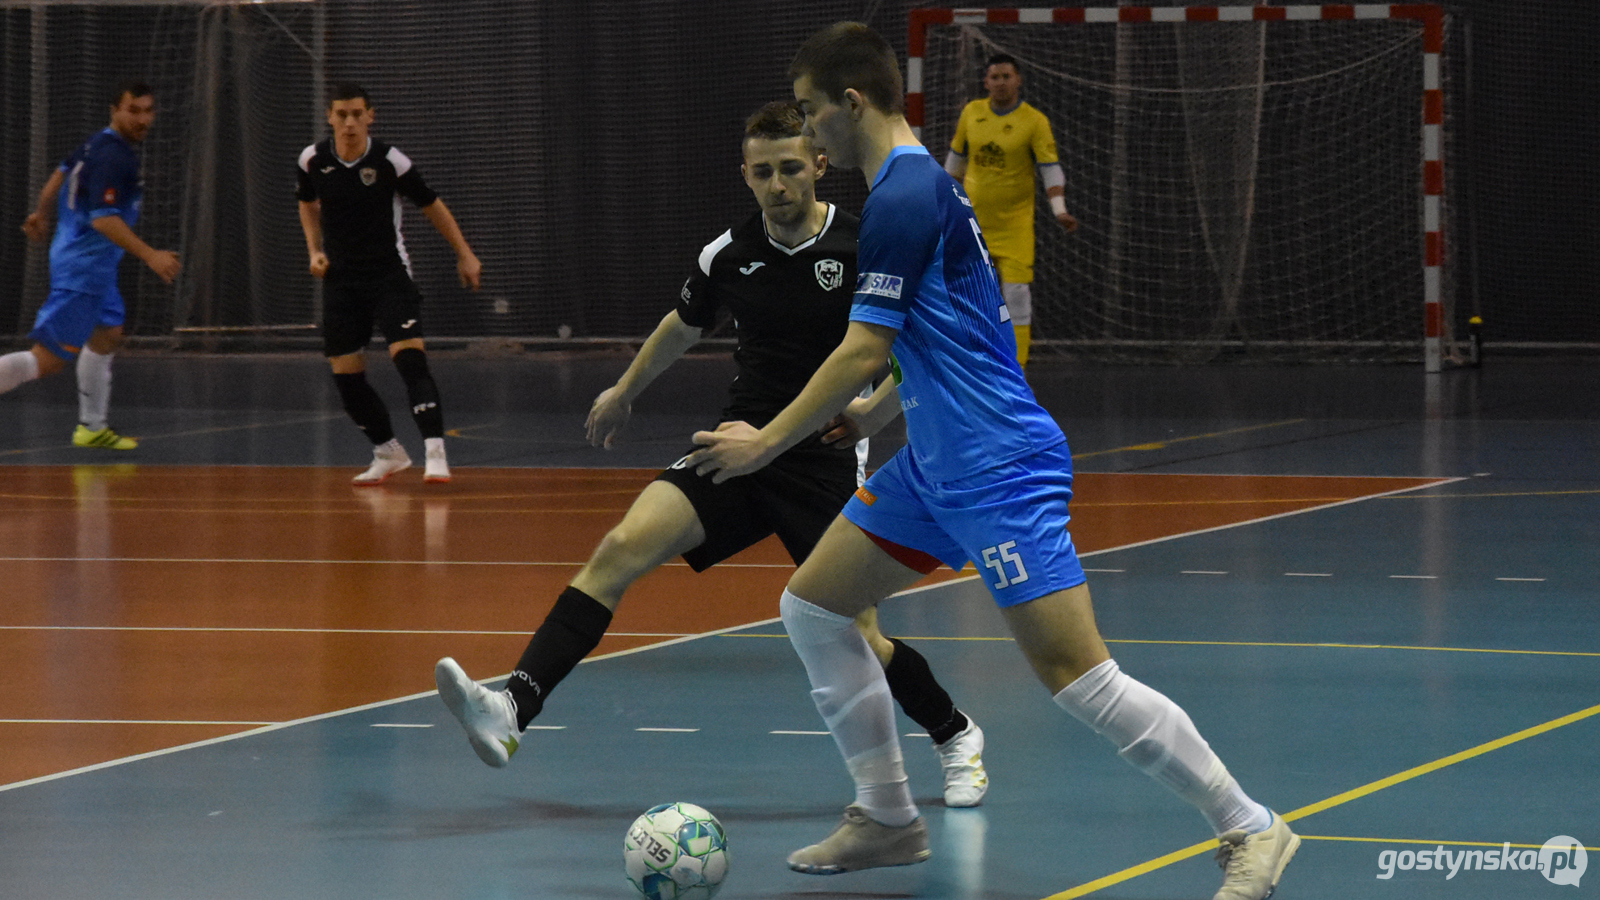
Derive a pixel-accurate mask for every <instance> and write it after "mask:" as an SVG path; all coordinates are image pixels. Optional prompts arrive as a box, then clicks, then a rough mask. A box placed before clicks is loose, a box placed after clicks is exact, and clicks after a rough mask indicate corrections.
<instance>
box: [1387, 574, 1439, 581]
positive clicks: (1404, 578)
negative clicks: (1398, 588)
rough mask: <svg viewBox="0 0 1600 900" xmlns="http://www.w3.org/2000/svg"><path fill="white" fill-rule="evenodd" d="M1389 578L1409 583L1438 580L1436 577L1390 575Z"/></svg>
mask: <svg viewBox="0 0 1600 900" xmlns="http://www.w3.org/2000/svg"><path fill="white" fill-rule="evenodd" d="M1389 577H1390V578H1399V579H1403V580H1410V581H1436V580H1438V578H1439V576H1437V575H1390V576H1389Z"/></svg>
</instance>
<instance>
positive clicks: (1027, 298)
mask: <svg viewBox="0 0 1600 900" xmlns="http://www.w3.org/2000/svg"><path fill="white" fill-rule="evenodd" d="M983 86H984V88H985V89H986V90H987V91H988V92H989V97H988V99H987V100H974V101H972V102H971V103H968V104H967V106H966V108H965V109H963V110H962V111H961V119H960V121H958V122H957V123H956V135H955V138H954V139H953V140H952V141H951V142H950V155H949V156H947V157H946V158H945V163H944V168H945V171H947V172H949V173H950V174H951V176H952V177H954V178H956V179H957V180H959V181H960V182H961V184H962V187H964V188H966V191H967V196H968V197H970V198H972V208H973V212H975V213H977V216H978V225H979V227H981V228H982V229H983V239H984V241H985V242H986V243H987V244H988V245H989V255H990V256H991V257H993V259H994V264H995V267H996V268H997V269H998V270H999V272H1000V287H1001V291H1002V293H1003V294H1004V296H1005V299H1006V309H1007V310H1009V311H1010V313H1011V325H1012V327H1013V328H1015V329H1016V332H1017V362H1019V363H1021V364H1022V365H1024V366H1025V365H1027V364H1028V346H1029V344H1030V343H1031V342H1032V338H1033V334H1032V330H1033V328H1032V326H1033V293H1032V285H1033V192H1034V170H1035V169H1038V172H1039V178H1040V179H1041V180H1043V182H1044V192H1045V196H1046V197H1047V198H1049V201H1050V211H1051V212H1053V213H1055V216H1056V221H1057V222H1058V223H1060V225H1061V227H1062V228H1065V229H1066V230H1067V231H1074V230H1076V229H1077V227H1078V220H1077V219H1075V218H1073V216H1072V214H1071V213H1069V212H1067V201H1066V176H1065V175H1064V174H1063V173H1062V171H1061V164H1060V162H1058V161H1057V159H1056V139H1055V136H1054V135H1052V134H1051V133H1050V120H1049V119H1047V118H1045V115H1044V113H1042V112H1039V111H1038V110H1037V109H1034V108H1033V107H1032V106H1029V105H1028V104H1027V103H1024V102H1022V96H1021V93H1022V75H1021V73H1020V72H1018V71H1017V61H1016V60H1015V59H1014V58H1012V57H1011V56H1009V55H1008V54H1004V53H999V54H996V55H994V56H991V57H989V61H988V63H987V65H986V66H985V67H984V70H983Z"/></svg>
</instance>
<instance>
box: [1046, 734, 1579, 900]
mask: <svg viewBox="0 0 1600 900" xmlns="http://www.w3.org/2000/svg"><path fill="white" fill-rule="evenodd" d="M1595 715H1600V705H1596V706H1591V707H1589V708H1588V709H1581V710H1578V711H1577V712H1575V713H1572V714H1570V715H1565V716H1562V717H1561V718H1559V719H1551V720H1550V721H1548V722H1545V723H1543V724H1540V725H1535V726H1533V727H1532V728H1524V729H1523V730H1521V731H1518V732H1516V733H1514V734H1508V735H1506V736H1505V737H1502V738H1496V739H1494V740H1492V741H1489V742H1487V743H1483V744H1479V745H1478V746H1476V747H1472V748H1471V749H1468V750H1463V751H1461V752H1460V753H1452V754H1450V755H1449V756H1445V757H1441V758H1439V759H1436V760H1434V761H1433V762H1430V763H1424V764H1422V765H1420V766H1413V767H1412V768H1409V769H1406V770H1405V771H1404V772H1398V773H1396V774H1394V775H1390V776H1389V777H1388V778H1380V779H1378V780H1377V781H1373V782H1370V783H1368V784H1364V785H1362V786H1361V787H1358V788H1352V789H1351V790H1348V791H1345V792H1344V793H1342V794H1335V795H1333V796H1332V797H1329V798H1327V799H1326V800H1320V801H1318V802H1316V803H1312V804H1310V805H1309V806H1302V807H1300V808H1299V809H1297V810H1294V811H1293V812H1287V813H1284V814H1283V819H1284V821H1285V822H1293V821H1295V820H1296V819H1304V818H1306V817H1307V816H1314V815H1316V814H1317V813H1319V812H1325V811H1327V810H1330V809H1332V808H1334V807H1335V806H1342V805H1343V804H1346V803H1349V802H1350V801H1351V800H1359V799H1360V798H1362V797H1365V796H1367V795H1368V794H1375V793H1377V792H1378V791H1381V790H1384V789H1385V788H1391V787H1394V786H1395V785H1397V784H1400V783H1402V782H1406V781H1410V780H1411V779H1413V778H1418V777H1421V776H1423V775H1427V774H1429V773H1430V772H1437V771H1438V770H1440V769H1443V768H1446V767H1448V766H1453V765H1455V764H1456V763H1458V762H1465V761H1466V760H1469V759H1472V758H1474V757H1477V756H1482V755H1484V754H1485V753H1491V752H1493V751H1495V750H1499V749H1501V748H1502V747H1506V746H1509V745H1511V744H1515V743H1516V742H1518V741H1522V740H1527V739H1528V738H1531V737H1535V736H1537V735H1541V734H1544V733H1545V732H1547V731H1554V730H1555V729H1557V728H1562V727H1565V726H1567V725H1571V724H1572V723H1574V722H1580V721H1582V720H1584V719H1587V718H1589V717H1590V716H1595ZM1216 848H1217V842H1216V840H1214V839H1213V840H1208V841H1201V842H1200V843H1198V844H1191V845H1190V846H1188V847H1184V848H1183V849H1182V850H1174V851H1173V852H1171V853H1168V854H1166V855H1165V856H1158V857H1156V858H1155V859H1152V860H1148V861H1146V862H1142V863H1140V864H1138V865H1136V866H1130V867H1129V868H1126V869H1123V870H1122V871H1120V872H1113V873H1111V874H1110V875H1106V876H1104V877H1101V878H1096V879H1095V880H1094V881H1090V882H1087V883H1085V884H1080V885H1078V886H1077V887H1075V888H1072V889H1071V890H1067V891H1062V892H1061V893H1059V894H1051V895H1050V896H1048V897H1046V898H1045V900H1073V898H1076V897H1083V896H1086V895H1088V894H1092V893H1094V892H1096V891H1098V890H1100V889H1101V888H1108V887H1111V886H1112V885H1114V884H1121V883H1122V882H1124V881H1128V880H1130V879H1133V878H1137V877H1139V876H1140V875H1144V874H1147V873H1149V872H1154V871H1155V870H1156V869H1160V868H1165V867H1166V866H1170V865H1172V864H1173V863H1175V862H1182V861H1183V860H1186V859H1189V858H1191V857H1195V856H1199V855H1200V854H1202V853H1206V852H1209V851H1211V850H1215V849H1216Z"/></svg>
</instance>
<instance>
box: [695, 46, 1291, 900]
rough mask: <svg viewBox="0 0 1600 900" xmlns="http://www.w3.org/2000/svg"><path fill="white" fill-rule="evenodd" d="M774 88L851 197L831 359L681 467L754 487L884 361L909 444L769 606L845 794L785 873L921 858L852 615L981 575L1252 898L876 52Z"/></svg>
mask: <svg viewBox="0 0 1600 900" xmlns="http://www.w3.org/2000/svg"><path fill="white" fill-rule="evenodd" d="M789 74H790V77H791V78H793V79H794V93H795V99H796V100H797V101H798V102H799V104H800V106H801V108H802V109H803V110H804V112H805V114H806V126H807V132H808V134H813V135H814V137H815V139H816V141H817V144H818V145H819V149H821V150H824V151H825V152H826V153H827V154H828V156H829V158H830V159H832V160H833V161H834V162H835V163H836V164H837V165H840V166H844V167H859V168H860V169H861V170H862V171H863V173H864V174H865V175H866V179H867V183H868V185H869V186H870V188H871V194H870V195H869V197H868V199H867V202H866V205H865V207H864V208H863V210H862V216H861V236H860V249H859V255H858V272H859V274H858V276H857V283H856V295H855V301H854V305H853V307H852V310H851V313H850V318H851V323H850V327H849V330H848V331H847V332H846V335H845V338H844V341H843V342H842V343H841V344H840V345H839V348H838V349H837V350H835V351H834V352H833V354H832V355H831V356H829V357H828V359H827V360H826V361H825V362H823V364H822V366H821V367H820V368H818V369H817V371H816V374H815V375H813V376H812V378H811V380H810V382H809V383H808V384H807V385H806V387H805V388H804V389H803V390H802V391H801V393H800V395H799V396H798V397H796V398H795V400H794V402H793V403H791V404H790V405H789V406H788V407H787V408H786V409H784V410H783V411H782V412H780V413H779V414H778V415H777V416H776V417H775V418H773V419H772V420H771V421H770V422H769V423H768V424H767V425H766V426H765V427H762V428H760V429H757V428H754V427H752V426H750V425H748V424H745V423H742V422H735V423H727V424H725V425H723V426H721V427H719V429H718V430H717V431H715V432H700V433H698V434H696V435H695V436H694V440H695V442H696V443H697V444H700V445H702V446H701V449H700V450H697V451H696V452H695V453H694V454H693V455H691V457H690V460H689V463H690V465H693V466H695V467H696V470H697V471H699V472H702V473H704V472H713V471H714V472H716V476H715V478H716V479H718V480H726V479H727V478H732V477H737V476H741V475H745V474H748V473H750V472H753V471H756V470H758V469H760V468H761V467H762V466H764V465H765V464H766V463H767V462H768V461H770V460H771V459H772V458H774V457H775V456H776V455H777V454H778V453H781V452H782V451H783V450H784V449H786V448H787V447H789V446H791V445H792V444H794V443H795V442H796V441H798V440H800V439H801V438H803V437H804V436H806V435H808V434H810V433H812V432H813V431H815V430H816V429H817V428H819V427H821V425H822V424H823V423H824V422H826V421H828V420H829V419H830V418H831V417H832V416H833V415H835V414H836V413H838V412H839V411H840V410H841V409H843V408H845V406H846V404H848V403H849V402H850V400H851V398H852V397H854V396H855V394H856V392H857V391H859V390H860V389H861V388H862V386H863V385H865V384H867V383H868V381H869V380H870V379H871V377H872V376H873V374H874V373H875V372H877V371H878V370H879V369H880V368H881V366H882V365H883V362H884V360H885V358H889V359H890V360H891V362H892V370H893V372H894V378H893V380H892V382H891V384H892V385H894V387H886V388H884V389H885V390H898V394H899V402H900V405H901V408H902V410H903V411H904V414H905V418H906V429H907V433H908V436H909V443H908V445H907V446H906V447H905V448H904V449H903V450H902V451H901V452H900V453H899V454H897V455H896V456H895V457H894V459H892V460H891V461H890V462H889V463H888V464H887V465H886V466H884V467H883V468H882V469H880V470H879V471H878V472H876V473H874V474H873V476H872V477H871V478H870V479H868V481H867V483H866V484H865V485H863V486H862V488H861V489H860V490H858V491H857V493H856V495H855V497H853V498H852V499H851V500H850V502H849V503H848V504H847V505H846V506H845V508H844V510H843V512H842V513H841V515H840V517H839V518H838V519H835V520H834V522H833V524H832V525H831V526H830V527H829V529H828V531H827V532H826V533H824V535H823V537H822V540H821V541H820V542H819V543H818V544H817V547H816V549H815V550H814V551H813V552H812V554H811V556H809V557H808V558H807V559H806V560H805V562H804V563H803V564H802V565H801V566H800V568H799V569H798V570H797V571H796V572H795V575H794V577H793V578H792V579H790V581H789V587H788V589H787V590H786V591H784V594H783V598H782V601H781V606H780V608H781V611H782V614H783V621H784V625H785V627H786V628H787V630H788V632H789V637H790V641H791V642H792V643H793V644H794V647H795V650H796V651H797V652H798V653H799V655H800V658H801V660H802V661H803V662H804V663H805V667H806V672H807V674H808V675H809V676H810V679H811V684H812V688H813V690H812V697H813V699H814V700H815V701H816V704H817V709H818V711H819V712H820V713H821V714H822V717H823V719H824V720H825V721H826V722H827V723H828V728H829V730H830V731H832V733H833V736H834V740H835V742H836V743H837V744H838V747H839V750H840V752H841V754H842V755H843V756H844V758H845V764H846V766H847V767H848V769H849V770H850V774H851V776H852V777H853V778H854V780H855V784H856V799H855V802H854V803H852V804H851V805H850V806H849V807H848V808H847V809H846V810H845V815H844V819H843V821H842V822H841V823H840V825H839V827H838V828H836V829H835V830H834V831H833V833H832V834H830V835H829V836H828V837H827V838H825V839H824V840H823V841H821V842H820V843H818V844H814V845H812V846H810V847H806V848H803V849H801V850H797V851H795V852H794V853H793V854H791V855H790V857H789V866H790V868H792V869H795V870H796V871H800V872H807V873H812V874H834V873H838V872H846V871H851V870H854V869H865V868H873V867H877V866H892V865H906V864H909V863H915V862H921V861H922V860H924V859H926V858H927V857H928V838H927V829H926V827H925V826H924V824H923V822H922V819H921V817H920V816H919V815H918V813H917V808H916V806H915V804H914V803H913V802H912V798H911V791H910V789H909V787H908V785H907V782H906V775H905V769H904V766H903V764H902V762H901V754H900V745H899V741H898V738H897V736H896V732H895V721H894V716H893V710H892V707H891V706H890V703H889V697H888V690H887V688H886V687H885V683H884V678H883V672H882V667H881V666H879V665H878V664H877V660H876V659H875V658H874V657H873V655H872V652H871V650H870V649H869V648H868V647H867V644H866V642H865V641H864V640H863V638H862V637H861V634H860V633H859V632H858V631H857V630H856V629H855V628H854V627H853V626H852V617H853V616H854V615H855V614H856V613H858V612H860V611H861V610H862V609H865V608H867V607H868V606H871V605H873V604H876V603H877V602H879V601H880V600H882V599H883V598H884V597H885V596H887V595H889V594H891V593H893V592H895V591H898V590H901V589H904V588H906V587H908V586H910V585H911V584H912V583H913V582H915V581H916V580H917V579H919V578H920V577H921V576H922V575H923V574H924V573H927V572H930V571H932V570H933V568H934V567H936V566H937V565H938V564H939V563H940V562H944V563H947V564H949V565H950V566H952V567H956V568H959V567H960V566H961V565H963V564H964V563H965V562H966V561H967V560H969V559H971V560H973V561H974V562H976V563H977V564H978V566H979V569H980V571H981V572H984V573H985V576H986V580H987V582H988V585H989V589H990V592H991V593H992V595H993V596H994V599H995V602H996V603H997V604H998V605H999V607H1000V611H1001V613H1002V614H1003V615H1004V617H1005V619H1006V623H1007V625H1008V626H1009V628H1010V630H1011V633H1012V635H1013V636H1014V637H1015V639H1016V642H1017V645H1018V646H1019V647H1020V648H1021V649H1022V651H1023V653H1024V655H1025V656H1026V657H1027V658H1028V661H1029V663H1030V664H1031V665H1032V667H1033V669H1034V672H1035V673H1036V674H1037V675H1038V677H1039V680H1040V681H1041V682H1043V683H1044V685H1045V687H1046V688H1047V689H1049V691H1050V692H1051V694H1052V695H1053V696H1054V698H1055V701H1056V703H1057V704H1058V705H1060V706H1061V707H1062V708H1063V709H1064V710H1066V711H1067V712H1068V713H1070V714H1071V715H1073V716H1074V717H1076V718H1078V719H1080V720H1081V721H1083V722H1084V723H1085V724H1087V725H1089V726H1090V727H1091V728H1093V729H1094V730H1095V731H1096V732H1098V733H1099V734H1101V735H1103V736H1104V737H1106V738H1107V739H1109V740H1110V741H1111V742H1112V743H1113V744H1115V745H1116V747H1117V749H1118V753H1119V755H1120V756H1122V757H1123V758H1124V759H1126V760H1127V761H1128V762H1130V763H1132V764H1133V765H1135V766H1137V767H1138V768H1140V769H1141V770H1143V771H1144V772H1146V773H1147V774H1149V775H1151V776H1152V777H1154V778H1155V779H1156V780H1158V781H1160V782H1161V783H1162V784H1164V785H1166V786H1167V787H1168V788H1170V789H1172V790H1173V791H1174V792H1176V793H1177V794H1178V795H1179V796H1180V797H1182V798H1183V799H1185V800H1187V801H1188V802H1189V803H1191V804H1192V805H1194V806H1195V807H1196V808H1197V809H1198V810H1199V811H1200V812H1201V813H1202V814H1203V815H1204V816H1205V817H1206V819H1207V821H1208V822H1209V823H1210V824H1211V827H1212V828H1213V830H1214V831H1215V832H1216V834H1217V836H1218V839H1219V842H1220V851H1221V852H1220V853H1219V861H1220V862H1221V864H1222V866H1223V872H1224V874H1223V883H1222V887H1221V889H1220V890H1219V891H1218V892H1217V894H1216V900H1261V898H1264V897H1266V896H1268V895H1269V894H1271V893H1272V890H1273V888H1274V887H1275V886H1276V885H1277V883H1278V879H1279V877H1280V876H1281V875H1282V873H1283V870H1284V867H1285V866H1287V865H1288V862H1289V860H1290V858H1291V857H1292V856H1293V855H1294V852H1295V850H1296V849H1297V848H1298V846H1299V843H1300V839H1299V838H1298V837H1297V836H1295V835H1294V834H1293V833H1292V832H1291V831H1290V830H1289V828H1288V826H1287V825H1286V824H1285V823H1284V822H1283V820H1282V819H1281V818H1280V817H1279V816H1277V815H1276V814H1275V813H1273V812H1272V811H1271V810H1269V809H1267V808H1266V807H1265V806H1263V805H1261V804H1259V803H1257V802H1255V801H1254V800H1252V799H1250V798H1249V797H1248V796H1247V795H1245V793H1244V792H1243V791H1242V790H1241V789H1240V788H1239V785H1238V783H1237V782H1235V781H1234V779H1233V776H1231V775H1230V774H1229V773H1228V770H1227V767H1225V766H1224V765H1223V764H1222V762H1221V760H1219V759H1218V758H1217V755H1216V754H1215V753H1214V752H1212V750H1211V748H1210V747H1209V746H1208V745H1207V744H1206V742H1205V740H1204V739H1203V738H1201V736H1200V734H1199V732H1198V731H1197V730H1196V728H1195V726H1194V723H1193V722H1192V721H1191V720H1190V719H1189V716H1188V715H1187V714H1186V713H1184V711H1183V710H1182V709H1181V708H1179V707H1178V706H1177V704H1175V703H1174V702H1173V701H1172V700H1170V699H1169V698H1167V697H1166V696H1164V695H1162V694H1160V693H1158V692H1157V691H1155V690H1153V689H1151V688H1149V687H1147V686H1145V685H1144V684H1142V683H1140V682H1138V681H1135V680H1134V679H1133V678H1131V677H1130V676H1128V675H1127V674H1126V673H1124V672H1122V671H1121V670H1120V669H1119V668H1118V667H1117V664H1116V662H1115V661H1113V660H1112V659H1111V656H1110V654H1109V653H1108V651H1107V649H1106V645H1105V642H1104V641H1103V640H1102V639H1101V637H1100V634H1099V631H1098V629H1097V627H1096V625H1095V621H1094V609H1093V606H1092V604H1091V602H1090V597H1089V589H1088V586H1087V585H1086V583H1085V578H1084V574H1083V568H1082V566H1081V565H1080V564H1079V562H1078V558H1077V553H1076V551H1075V550H1074V548H1073V545H1072V539H1071V535H1070V533H1069V532H1068V530H1067V522H1068V515H1067V504H1068V501H1069V500H1070V499H1071V496H1072V458H1071V456H1070V454H1069V453H1068V450H1067V445H1066V439H1065V437H1064V436H1063V435H1062V433H1061V430H1060V428H1059V427H1057V426H1056V424H1055V422H1054V421H1053V420H1051V418H1050V417H1049V415H1048V414H1047V413H1046V412H1045V411H1044V410H1043V409H1042V408H1040V406H1039V405H1038V403H1037V402H1036V401H1035V400H1034V398H1033V394H1032V392H1031V391H1030V390H1029V388H1028V385H1027V382H1026V381H1025V380H1024V379H1023V377H1022V370H1021V369H1020V368H1019V367H1018V365H1017V363H1016V359H1015V353H1016V347H1015V338H1014V337H1013V332H1012V329H1011V328H1010V327H1008V326H1007V322H1006V307H1005V301H1004V299H1003V297H1002V295H1001V292H1000V286H999V283H998V281H997V280H996V278H995V274H994V271H993V269H992V267H991V266H990V263H989V259H988V251H987V250H986V249H985V247H984V243H983V238H982V235H981V233H980V231H979V228H978V223H977V220H976V219H975V218H974V217H973V214H972V208H971V207H972V204H971V202H970V201H969V200H968V199H967V197H966V195H965V194H964V193H963V192H962V190H961V187H960V186H959V185H958V184H956V183H955V181H953V180H952V179H951V178H950V177H949V176H948V175H947V174H946V173H945V172H944V170H943V168H942V167H941V166H940V165H939V163H937V162H935V161H934V160H933V158H932V157H930V156H929V155H928V152H927V150H925V149H924V148H923V147H922V145H921V144H920V143H918V141H917V139H916V137H915V135H914V134H913V133H912V131H911V128H910V126H909V125H908V124H907V123H906V120H905V116H904V109H905V107H904V95H903V90H904V89H903V86H902V82H901V79H900V72H899V67H898V65H897V63H896V61H895V57H894V53H893V51H892V50H891V49H890V48H889V46H888V45H887V44H886V43H885V42H884V41H883V39H882V38H880V37H879V36H878V35H876V34H875V33H873V32H872V31H871V30H870V29H868V28H867V27H866V26H864V25H860V24H856V23H840V24H838V25H835V26H833V27H831V28H828V29H826V30H824V31H822V32H819V33H818V34H816V35H814V36H813V37H812V38H811V39H809V40H808V41H806V43H805V44H804V45H803V46H802V47H801V48H800V51H799V53H798V54H797V55H796V57H795V60H794V63H793V65H792V66H791V67H790V72H789Z"/></svg>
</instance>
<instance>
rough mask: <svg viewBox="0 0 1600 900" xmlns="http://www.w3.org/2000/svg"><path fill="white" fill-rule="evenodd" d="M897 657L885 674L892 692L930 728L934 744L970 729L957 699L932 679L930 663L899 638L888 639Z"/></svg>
mask: <svg viewBox="0 0 1600 900" xmlns="http://www.w3.org/2000/svg"><path fill="white" fill-rule="evenodd" d="M889 643H891V644H893V645H894V656H891V657H889V665H888V666H887V667H885V668H884V670H883V675H884V677H885V678H887V679H889V693H891V694H893V695H894V700H895V702H896V703H898V704H900V708H901V709H903V710H905V711H906V715H908V716H910V717H911V720H912V721H913V722H916V723H917V724H918V725H921V726H922V727H923V728H925V729H927V732H928V737H930V738H933V742H934V743H935V744H942V743H944V742H945V741H948V740H950V739H951V738H953V737H955V736H956V735H958V734H960V733H961V729H963V728H966V727H967V717H966V716H964V715H962V713H961V710H959V709H956V704H955V701H954V700H951V699H950V695H949V694H947V693H945V690H944V688H942V687H940V686H939V682H938V681H937V680H936V679H935V678H934V677H933V670H932V669H929V668H928V661H927V660H926V659H923V658H922V654H921V653H918V652H917V651H915V650H913V649H911V648H910V647H908V646H907V645H906V644H905V643H904V642H902V641H901V640H900V639H899V638H889Z"/></svg>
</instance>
